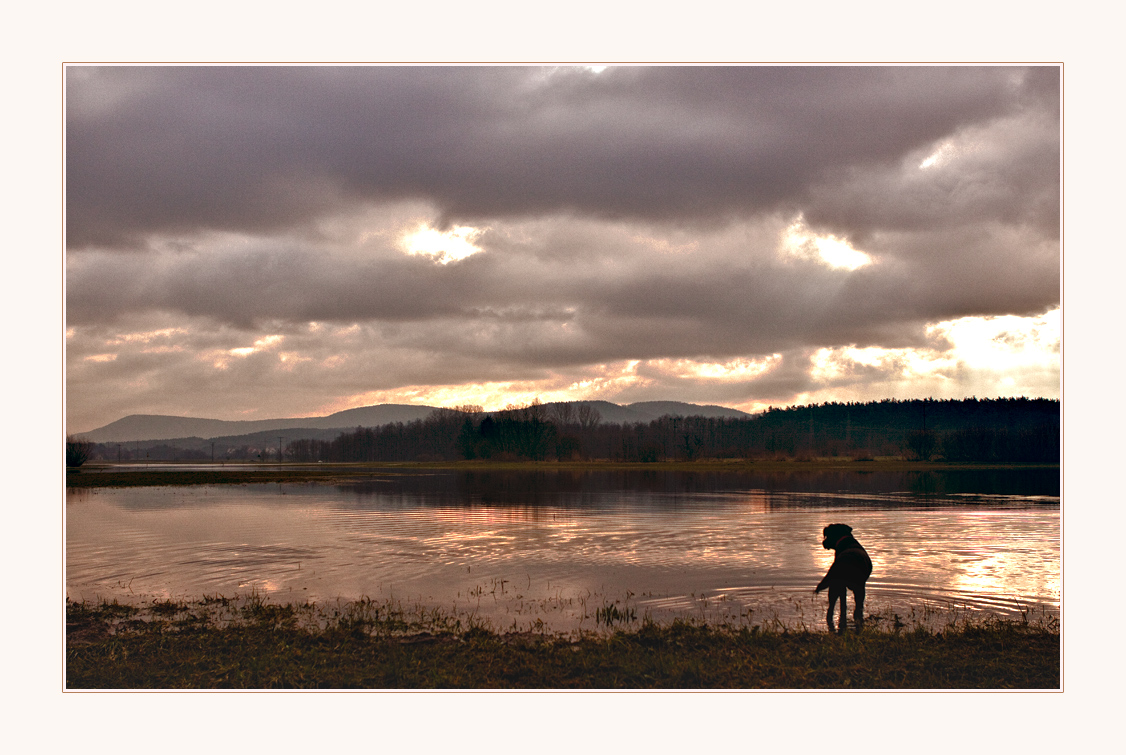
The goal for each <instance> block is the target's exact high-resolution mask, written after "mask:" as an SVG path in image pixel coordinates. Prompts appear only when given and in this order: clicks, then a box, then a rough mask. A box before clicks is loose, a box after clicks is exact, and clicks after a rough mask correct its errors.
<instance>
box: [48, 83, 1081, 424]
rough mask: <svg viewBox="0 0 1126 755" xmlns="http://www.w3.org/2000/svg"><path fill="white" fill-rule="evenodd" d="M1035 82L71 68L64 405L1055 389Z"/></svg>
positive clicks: (1054, 292) (1051, 259) (264, 411)
mask: <svg viewBox="0 0 1126 755" xmlns="http://www.w3.org/2000/svg"><path fill="white" fill-rule="evenodd" d="M1059 73H1060V72H1059V69H1058V67H1050V66H1045V67H1008V66H994V67H973V66H967V67H611V68H608V69H606V70H605V71H604V72H602V73H599V74H595V73H594V72H591V71H589V70H585V69H581V68H564V69H548V68H534V67H533V68H528V67H417V68H410V67H406V68H404V67H343V68H341V67H68V69H67V90H66V95H67V114H66V117H67V124H66V125H67V131H66V169H67V174H66V178H67V187H66V188H67V194H66V200H67V209H66V220H67V227H66V231H67V250H68V254H67V262H66V317H67V325H68V328H69V331H68V339H67V386H68V403H67V411H68V417H71V418H72V419H68V422H71V421H73V422H75V423H76V426H80V427H85V428H89V427H95V426H97V425H98V424H104V423H106V422H109V421H112V420H113V419H117V418H118V417H119V416H120V415H121V414H125V413H131V412H140V411H144V412H151V413H164V414H187V415H194V416H220V417H227V418H237V417H240V416H247V415H246V414H245V413H246V412H250V413H252V415H253V416H271V415H274V416H282V415H299V414H302V413H305V414H308V413H312V412H315V411H319V410H321V409H324V408H325V407H332V408H337V409H339V408H344V407H345V406H349V405H355V403H354V402H356V401H367V402H369V403H371V402H377V401H392V402H405V401H422V402H432V403H436V402H438V401H439V400H441V401H445V402H446V403H448V404H457V403H466V402H468V403H479V402H480V401H493V402H494V403H495V404H496V405H499V406H503V405H504V404H505V403H507V402H508V401H510V400H513V399H512V398H510V397H509V396H510V395H513V396H518V397H519V398H515V400H530V398H531V397H532V396H534V395H539V394H540V393H545V395H551V396H554V397H555V399H560V400H561V399H566V398H591V397H595V398H608V399H610V400H615V401H620V402H628V401H636V400H650V399H677V400H686V401H697V402H705V403H723V404H728V405H731V404H739V405H742V406H744V407H747V408H750V406H751V405H752V404H756V402H757V404H762V402H766V401H769V402H770V403H774V404H785V403H788V402H790V401H794V400H797V399H796V398H795V397H798V396H803V397H805V398H803V400H813V399H810V398H809V397H811V396H821V397H822V400H825V399H827V398H833V397H837V398H841V397H844V398H846V399H853V400H867V399H871V398H884V397H887V396H901V395H905V394H906V395H932V393H933V395H940V394H941V395H945V396H953V397H960V396H961V395H970V394H975V393H976V394H977V395H988V394H992V393H994V392H995V391H996V390H997V388H996V386H999V385H1001V383H1000V381H1001V380H1002V379H1004V380H1010V379H1011V380H1010V382H1009V383H1005V385H1006V386H1007V385H1010V384H1011V385H1012V386H1014V387H1012V388H1011V389H1010V388H1007V387H1006V388H1005V390H1014V391H1021V390H1027V391H1032V390H1035V391H1037V392H1038V394H1039V393H1043V392H1044V391H1047V392H1048V394H1050V393H1051V391H1052V390H1054V389H1053V388H1052V383H1053V380H1055V381H1056V382H1057V383H1058V353H1056V354H1055V356H1052V355H1051V350H1050V346H1051V343H1050V341H1051V338H1050V337H1045V338H1044V339H1040V340H1037V341H1036V343H1035V348H1034V349H1032V352H1035V353H1036V354H1039V355H1040V356H1039V357H1036V358H1037V359H1040V360H1041V361H1040V362H1037V363H1036V364H1035V365H1033V367H1034V369H1033V367H1029V365H1030V364H1033V362H1032V361H1029V360H1030V359H1032V360H1033V361H1035V360H1034V359H1033V358H1032V357H1029V358H1028V359H1026V360H1025V361H1024V362H1021V361H1020V359H1024V357H1022V356H1021V354H1023V353H1024V352H1021V350H1020V349H1019V348H1016V347H1014V349H1012V350H1011V351H1012V353H1011V354H1009V356H1008V357H1006V358H1008V359H1009V362H1004V361H1003V360H1002V361H1001V362H998V364H1001V365H1002V366H1001V367H997V368H996V369H994V368H993V367H991V366H990V363H989V360H988V358H986V357H981V358H978V357H974V358H977V359H978V361H977V362H974V364H973V365H971V366H969V367H966V366H964V365H961V363H960V362H959V359H961V358H962V357H959V356H957V355H956V354H954V352H955V351H957V349H958V348H961V347H960V346H959V345H958V344H955V343H954V341H944V340H943V338H944V336H943V333H944V332H945V331H943V330H942V329H941V328H939V329H938V332H936V331H935V329H934V328H933V326H934V325H935V324H936V323H941V322H945V321H956V320H958V319H959V318H966V317H988V316H996V315H1020V316H1024V317H1027V318H1039V317H1040V316H1041V315H1044V313H1045V312H1049V311H1051V310H1054V309H1055V308H1057V307H1058V306H1059V301H1060V289H1059V286H1060V264H1059V263H1060V258H1059V253H1060V250H1059V240H1060V235H1059V234H1060V216H1059V209H1060V202H1059V195H1060V166H1059V161H1060V120H1059V119H1060V112H1059V94H1060V77H1059ZM420 224H428V225H430V226H437V227H442V228H447V229H455V228H456V227H457V226H467V227H469V226H471V228H466V229H464V230H465V231H466V232H467V233H469V234H470V236H467V237H464V238H471V239H472V243H473V244H474V245H475V246H476V247H477V249H478V251H477V253H475V254H473V255H471V256H468V257H465V258H462V259H456V260H452V261H451V259H446V258H436V257H434V256H427V254H422V255H417V256H411V255H408V254H407V253H406V252H407V247H406V246H405V245H404V244H405V237H406V234H408V233H409V232H410V231H412V230H413V229H417V228H418V227H419V226H420ZM822 242H826V243H830V244H837V248H838V249H839V248H845V249H847V248H848V247H846V246H844V245H845V243H846V242H847V244H850V245H851V249H852V251H851V254H852V255H854V257H855V256H857V255H858V251H857V250H859V252H863V253H865V254H866V255H868V257H867V258H863V259H861V261H866V262H868V264H864V265H860V266H858V267H855V268H854V269H851V265H850V264H845V265H836V264H835V263H833V262H832V260H830V259H829V258H827V257H825V256H824V255H823V254H822V252H821V251H819V250H820V249H821V247H819V246H818V244H820V243H822ZM444 243H445V244H447V245H448V244H451V243H454V242H452V241H450V240H449V239H448V238H447V240H446V241H445V242H444ZM431 251H434V250H431ZM442 261H444V262H448V263H449V264H439V263H440V262H442ZM1029 322H1031V320H1029ZM1045 322H1047V321H1045ZM1024 325H1025V326H1027V325H1028V322H1026V323H1025V324H1024ZM1021 327H1024V326H1021ZM1021 327H1017V326H1013V328H1015V330H1014V333H1018V334H1019V333H1024V332H1026V330H1027V329H1025V330H1021ZM1043 327H1044V328H1046V329H1049V330H1050V328H1049V326H1048V325H1044V326H1043ZM971 330H972V329H971ZM987 331H988V329H986V330H982V331H981V332H982V333H985V335H983V336H980V338H984V339H986V340H988V339H989V338H991V337H993V336H991V335H989V333H991V332H992V331H988V332H987ZM968 332H970V331H967V330H963V331H958V334H956V335H957V338H961V339H962V345H963V346H964V345H965V343H966V342H965V339H966V338H967V337H970V336H967V335H965V334H966V333H968ZM951 338H954V336H951ZM957 338H955V340H957ZM1042 342H1043V343H1042ZM1045 344H1046V345H1045ZM1018 345H1019V344H1018ZM866 347H874V348H875V350H876V351H875V352H873V353H874V354H875V353H876V352H879V353H878V354H876V356H872V355H867V356H863V357H862V358H860V360H859V361H857V360H856V359H853V358H852V357H851V356H850V351H849V349H852V348H859V349H864V348H866ZM821 350H824V351H821ZM889 350H890V351H889ZM895 350H903V351H902V352H898V351H895ZM1037 350H1039V351H1037ZM987 351H988V349H985V352H987ZM979 352H981V350H980V349H978V350H977V351H974V350H973V349H968V347H967V350H966V351H965V353H966V354H970V353H973V354H978V353H979ZM1018 352H1019V353H1018ZM1032 352H1029V353H1032ZM982 353H984V352H982ZM819 355H820V356H819ZM1014 355H1015V356H1014ZM1018 357H1020V359H1018ZM966 358H967V359H968V358H969V357H966ZM818 360H820V361H818ZM865 360H867V361H865ZM1005 364H1018V365H1019V369H1020V370H1024V371H1025V372H1024V373H1023V374H1027V375H1029V376H1031V377H1029V378H1028V379H1027V380H1025V379H1024V378H1022V376H1021V375H1022V373H1021V372H1019V370H1018V371H1013V370H1017V368H1013V367H1007V366H1004V365H1005ZM748 365H750V366H748ZM755 365H758V366H759V367H762V369H761V370H759V369H758V367H756V366H755ZM825 365H829V366H828V367H826V366H825ZM1006 370H1008V371H1007V372H1006ZM1053 375H1054V376H1055V377H1053ZM983 376H984V377H983ZM920 381H922V382H920ZM926 381H929V382H926ZM517 383H519V385H516V384H517ZM512 386H515V387H512ZM576 386H579V387H576ZM1044 386H1047V387H1046V388H1045V387H1044ZM819 391H820V392H821V393H818V392H819ZM485 396H487V397H488V398H481V397H485ZM350 402H352V403H350Z"/></svg>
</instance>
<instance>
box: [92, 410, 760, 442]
mask: <svg viewBox="0 0 1126 755" xmlns="http://www.w3.org/2000/svg"><path fill="white" fill-rule="evenodd" d="M567 403H572V404H574V405H576V406H578V405H582V404H586V405H589V406H591V407H593V408H595V409H597V410H598V413H599V414H600V415H602V421H603V422H611V423H616V424H620V423H623V422H649V421H651V420H654V419H657V418H659V417H663V416H665V415H666V414H668V415H674V416H682V417H688V416H703V417H749V416H750V415H749V414H747V413H746V412H741V411H739V410H738V409H731V408H729V407H726V406H715V405H699V404H688V403H685V402H682V401H641V402H638V403H635V404H627V405H625V406H620V405H618V404H612V403H610V402H609V401H574V402H567ZM545 406H546V407H547V408H548V409H549V410H550V408H551V406H552V404H545ZM437 408H438V407H434V406H418V405H414V404H377V405H375V406H363V407H359V408H356V409H345V410H344V411H340V412H335V413H333V414H329V415H327V416H325V417H288V418H279V419H259V420H223V419H203V418H197V417H175V416H168V415H161V414H130V415H129V416H127V417H122V418H121V419H119V420H117V421H115V422H111V423H109V424H108V425H104V426H103V427H99V428H97V429H95V430H91V431H90V432H86V433H80V435H81V436H82V437H84V438H87V439H88V440H91V441H94V442H95V443H129V442H133V441H153V440H179V439H186V438H198V439H200V440H204V439H206V440H212V439H220V438H221V439H224V440H232V439H234V438H235V437H239V436H244V435H250V434H260V433H270V432H277V431H285V430H318V431H336V430H340V431H343V430H354V429H355V428H356V427H378V426H380V425H387V424H391V423H394V422H412V421H414V420H417V419H425V418H426V416H427V415H429V414H430V413H431V412H432V411H434V410H435V409H437ZM320 434H321V433H318V435H320ZM302 437H305V436H302Z"/></svg>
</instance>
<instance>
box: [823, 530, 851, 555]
mask: <svg viewBox="0 0 1126 755" xmlns="http://www.w3.org/2000/svg"><path fill="white" fill-rule="evenodd" d="M822 534H823V535H825V539H824V540H822V541H821V546H822V547H823V548H825V550H830V551H831V550H833V547H834V546H836V544H837V543H839V542H840V541H841V538H842V537H848V536H849V535H851V534H852V527H849V526H848V525H847V524H830V525H829V526H828V527H826V528H825V529H824V530H823V531H822Z"/></svg>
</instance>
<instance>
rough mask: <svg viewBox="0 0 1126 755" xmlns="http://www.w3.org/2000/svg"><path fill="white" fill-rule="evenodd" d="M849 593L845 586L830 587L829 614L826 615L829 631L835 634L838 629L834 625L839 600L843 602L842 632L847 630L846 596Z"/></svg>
mask: <svg viewBox="0 0 1126 755" xmlns="http://www.w3.org/2000/svg"><path fill="white" fill-rule="evenodd" d="M846 595H847V591H846V589H845V586H844V585H830V586H829V613H827V614H826V615H825V619H826V620H827V621H828V623H829V631H830V632H835V631H837V628H836V627H835V626H834V625H833V612H834V611H835V610H836V608H837V599H838V598H839V599H840V601H841V631H842V632H843V631H844V629H845V610H846V609H845V596H846Z"/></svg>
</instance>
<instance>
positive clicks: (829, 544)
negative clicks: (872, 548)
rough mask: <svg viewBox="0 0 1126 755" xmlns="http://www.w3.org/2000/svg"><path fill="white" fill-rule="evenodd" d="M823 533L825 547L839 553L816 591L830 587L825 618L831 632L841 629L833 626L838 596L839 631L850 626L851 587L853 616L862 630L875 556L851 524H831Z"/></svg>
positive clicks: (823, 545) (822, 542)
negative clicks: (870, 554)
mask: <svg viewBox="0 0 1126 755" xmlns="http://www.w3.org/2000/svg"><path fill="white" fill-rule="evenodd" d="M822 534H823V535H824V536H825V539H824V540H822V541H821V545H822V547H824V548H825V549H826V550H832V551H836V553H837V555H836V556H835V557H834V558H833V565H832V566H830V567H829V572H828V573H827V574H826V575H825V578H824V579H822V580H821V582H820V583H818V585H817V587H816V588H815V589H814V591H813V592H814V593H815V594H816V593H820V592H821V591H822V590H824V589H825V588H828V589H829V612H828V613H827V614H826V615H825V618H826V621H828V623H829V631H830V632H833V631H837V630H836V628H835V627H834V626H833V609H834V608H836V605H837V599H838V598H839V599H840V601H841V621H840V630H839V631H840V632H842V633H843V632H844V631H845V629H847V628H848V619H847V618H846V615H847V613H848V608H847V606H846V599H845V596H846V595H847V594H848V590H852V595H853V598H854V599H855V602H856V609H855V610H854V611H853V613H852V618H853V619H855V620H856V627H857V628H858V629H859V628H860V627H861V626H863V624H864V583H865V582H867V581H868V577H870V576H871V575H872V559H870V558H869V557H868V551H866V550H864V546H862V545H861V544H860V543H859V542H857V540H856V538H854V537H853V536H852V527H849V526H848V525H847V524H830V525H829V526H828V527H826V528H825V529H824V530H823V531H822Z"/></svg>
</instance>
